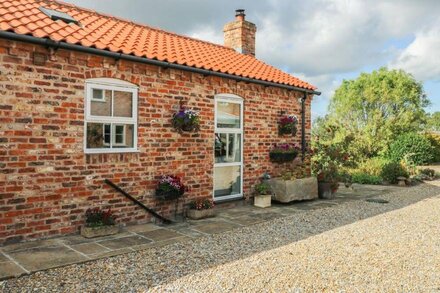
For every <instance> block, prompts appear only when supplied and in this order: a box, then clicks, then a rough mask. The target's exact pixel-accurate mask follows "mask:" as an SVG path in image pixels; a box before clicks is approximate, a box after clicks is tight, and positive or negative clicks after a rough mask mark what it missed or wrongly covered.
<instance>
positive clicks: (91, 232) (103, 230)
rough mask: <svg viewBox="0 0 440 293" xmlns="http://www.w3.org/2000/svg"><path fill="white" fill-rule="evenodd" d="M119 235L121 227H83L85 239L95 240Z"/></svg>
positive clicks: (82, 232) (82, 231)
mask: <svg viewBox="0 0 440 293" xmlns="http://www.w3.org/2000/svg"><path fill="white" fill-rule="evenodd" d="M117 233H119V226H117V225H111V226H98V227H86V226H82V227H81V236H83V237H85V238H95V237H102V236H108V235H114V234H117Z"/></svg>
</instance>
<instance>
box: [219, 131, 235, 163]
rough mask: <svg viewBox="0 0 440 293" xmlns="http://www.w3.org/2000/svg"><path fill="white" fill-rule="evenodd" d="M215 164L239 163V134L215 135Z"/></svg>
mask: <svg viewBox="0 0 440 293" xmlns="http://www.w3.org/2000/svg"><path fill="white" fill-rule="evenodd" d="M215 162H216V163H232V162H241V134H240V133H216V134H215Z"/></svg>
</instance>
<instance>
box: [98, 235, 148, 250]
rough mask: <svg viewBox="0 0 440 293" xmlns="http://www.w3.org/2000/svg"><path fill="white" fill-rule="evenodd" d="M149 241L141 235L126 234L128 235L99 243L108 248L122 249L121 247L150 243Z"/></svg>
mask: <svg viewBox="0 0 440 293" xmlns="http://www.w3.org/2000/svg"><path fill="white" fill-rule="evenodd" d="M150 242H151V240H149V239H146V238H144V237H141V236H128V237H122V238H116V239H109V240H105V241H100V242H99V244H100V245H102V246H105V247H107V248H109V249H112V250H116V249H122V248H126V247H130V246H135V245H141V244H146V243H150Z"/></svg>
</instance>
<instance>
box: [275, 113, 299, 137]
mask: <svg viewBox="0 0 440 293" xmlns="http://www.w3.org/2000/svg"><path fill="white" fill-rule="evenodd" d="M297 125H298V118H296V116H295V115H285V116H283V117H281V118H280V120H279V121H278V133H279V135H286V134H288V135H292V136H295V134H296V131H297Z"/></svg>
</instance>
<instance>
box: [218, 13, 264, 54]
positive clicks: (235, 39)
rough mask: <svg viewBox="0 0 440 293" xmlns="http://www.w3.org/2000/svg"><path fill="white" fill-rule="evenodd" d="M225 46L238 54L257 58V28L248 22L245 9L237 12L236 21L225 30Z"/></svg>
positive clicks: (225, 27) (230, 23) (227, 25)
mask: <svg viewBox="0 0 440 293" xmlns="http://www.w3.org/2000/svg"><path fill="white" fill-rule="evenodd" d="M223 32H224V37H225V46H226V47H229V48H233V49H235V50H236V51H237V52H239V53H242V54H246V55H252V56H255V33H256V32H257V26H256V25H255V24H253V23H252V22H249V21H247V20H246V14H244V9H237V10H235V20H234V21H231V22H229V23H227V24H226V25H225V26H224V28H223Z"/></svg>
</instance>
